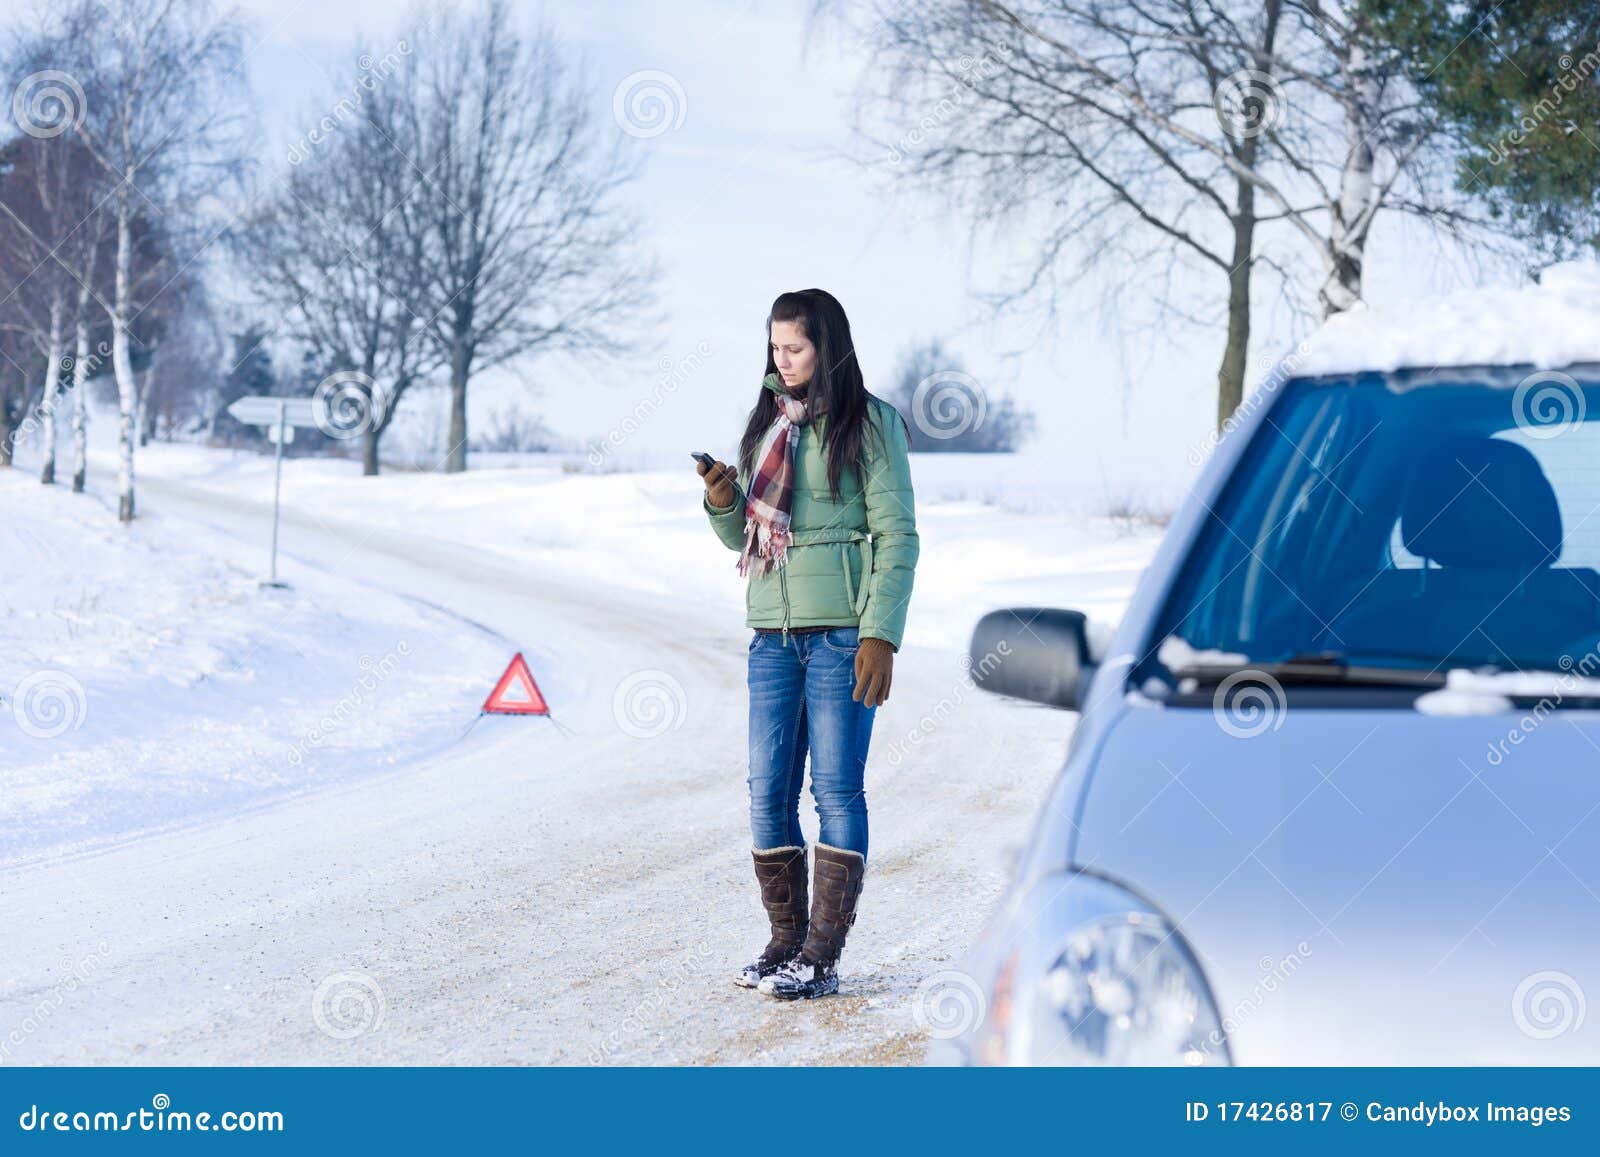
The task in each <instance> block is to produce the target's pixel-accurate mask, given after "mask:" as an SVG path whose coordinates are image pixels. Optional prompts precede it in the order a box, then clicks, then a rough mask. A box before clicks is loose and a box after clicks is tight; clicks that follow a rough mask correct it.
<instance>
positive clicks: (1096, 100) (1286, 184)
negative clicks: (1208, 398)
mask: <svg viewBox="0 0 1600 1157" xmlns="http://www.w3.org/2000/svg"><path fill="white" fill-rule="evenodd" d="M817 7H818V8H819V9H820V10H823V11H829V10H831V8H832V5H831V4H829V3H828V2H827V0H822V2H820V3H819V4H818V6H817ZM868 8H869V10H870V16H869V18H868V21H867V23H869V24H870V28H869V29H868V31H867V32H866V33H865V35H867V36H868V37H869V43H870V44H871V47H872V49H873V59H874V62H875V67H874V69H873V70H871V71H870V73H869V74H868V75H869V77H871V78H875V79H869V80H868V81H867V82H866V83H865V86H864V88H863V94H862V95H863V98H864V99H863V102H862V104H863V107H864V108H865V109H867V110H869V111H870V112H871V113H872V114H874V116H875V117H877V118H878V119H879V120H880V121H881V123H879V124H878V125H877V127H875V128H874V129H872V130H870V131H869V133H868V136H869V137H870V138H871V139H873V140H875V141H876V143H877V144H878V145H879V146H881V147H884V148H886V149H887V150H888V156H889V159H890V163H891V167H892V169H893V170H894V171H895V172H897V173H904V174H906V175H907V176H909V177H910V178H912V179H913V181H914V182H916V183H917V184H919V185H920V186H921V187H924V188H933V189H936V190H937V191H938V192H939V193H940V194H942V195H945V196H948V197H952V198H954V199H955V200H956V201H957V202H958V203H960V204H962V205H964V206H966V207H968V208H970V209H971V211H972V213H973V217H974V220H977V221H981V222H984V223H1000V224H1026V225H1028V226H1034V225H1037V226H1039V227H1040V228H1041V229H1042V231H1043V241H1042V243H1041V244H1040V245H1039V246H1038V248H1037V257H1036V260H1035V261H1034V262H1033V263H1032V266H1031V268H1030V269H1029V271H1028V272H1027V274H1026V275H1025V276H1024V277H1023V278H1022V280H1021V282H1020V284H1019V285H1018V286H1016V287H1014V288H1012V289H1011V290H1009V291H1008V292H1007V293H1006V294H1004V295H1003V300H1004V301H1005V302H1007V303H1011V304H1014V303H1018V302H1021V301H1025V300H1031V299H1034V298H1035V297H1037V296H1038V295H1040V294H1044V295H1045V296H1046V297H1047V298H1048V301H1049V303H1050V305H1051V308H1052V310H1053V308H1054V301H1055V295H1056V293H1057V291H1058V286H1060V285H1061V284H1064V283H1068V282H1070V281H1073V280H1076V278H1077V277H1078V276H1079V275H1081V274H1083V273H1086V272H1089V271H1091V270H1098V271H1107V272H1109V271H1111V270H1118V271H1121V272H1122V273H1123V274H1124V275H1125V276H1126V277H1128V278H1130V279H1131V280H1132V281H1133V284H1134V285H1136V286H1137V288H1138V290H1139V292H1141V293H1144V294H1147V295H1148V296H1149V297H1150V298H1152V299H1155V300H1157V301H1159V302H1160V303H1161V304H1162V305H1163V306H1166V307H1169V308H1173V309H1176V310H1178V311H1180V312H1181V311H1183V310H1184V309H1185V308H1187V306H1186V304H1185V298H1186V297H1187V296H1188V295H1187V294H1186V292H1185V290H1184V289H1183V286H1184V285H1185V284H1187V283H1193V282H1195V279H1194V277H1193V276H1192V275H1191V274H1190V273H1189V271H1201V272H1203V271H1207V270H1209V271H1212V272H1211V273H1210V274H1209V276H1212V277H1219V278H1221V279H1222V280H1223V282H1224V283H1225V285H1226V295H1225V297H1223V295H1220V294H1215V293H1206V292H1204V291H1202V292H1201V293H1200V295H1199V300H1200V302H1201V304H1202V307H1203V312H1204V313H1205V314H1206V315H1212V314H1213V309H1214V307H1212V308H1204V307H1205V306H1206V305H1207V304H1208V303H1214V302H1216V301H1217V300H1218V299H1219V298H1222V299H1223V300H1225V301H1226V308H1225V312H1224V316H1225V318H1226V333H1227V337H1226V340H1225V342H1224V347H1223V353H1222V359H1221V365H1220V367H1219V369H1218V374H1217V382H1218V406H1217V416H1218V422H1219V423H1221V422H1223V421H1225V420H1226V419H1227V418H1228V417H1229V416H1230V415H1231V414H1232V413H1233V411H1234V409H1235V408H1236V407H1237V406H1238V404H1239V401H1240V399H1241V397H1242V394H1243V387H1244V378H1245V372H1246V366H1247V360H1246V359H1247V355H1248V351H1249V339H1250V325H1251V310H1252V300H1251V295H1252V289H1253V281H1254V274H1255V272H1256V271H1257V268H1258V267H1260V266H1268V267H1271V268H1273V269H1275V270H1276V271H1277V272H1278V273H1279V274H1280V276H1281V278H1282V279H1283V284H1284V285H1285V286H1286V291H1287V292H1288V294H1289V295H1290V297H1291V300H1295V301H1298V300H1300V299H1301V297H1303V296H1310V293H1309V287H1310V286H1311V285H1315V286H1316V290H1315V298H1316V300H1317V301H1318V303H1319V304H1320V307H1321V311H1322V312H1323V314H1324V315H1327V314H1331V313H1334V312H1337V311H1339V310H1343V309H1347V308H1349V306H1350V305H1352V304H1353V303H1354V302H1355V301H1356V300H1357V299H1359V297H1360V293H1361V275H1362V268H1363V261H1364V257H1365V250H1366V245H1367V242H1368V239H1369V237H1370V234H1371V228H1372V223H1373V220H1374V218H1375V217H1376V215H1377V214H1378V212H1379V211H1380V210H1381V209H1383V208H1385V207H1390V206H1394V207H1399V208H1402V209H1407V210H1410V211H1414V212H1417V213H1419V214H1421V215H1423V216H1425V217H1426V218H1428V219H1429V220H1430V221H1432V222H1434V223H1436V224H1439V225H1441V226H1443V227H1445V228H1447V229H1458V228H1467V227H1470V226H1471V225H1472V224H1473V222H1472V221H1471V220H1470V219H1469V218H1468V216H1467V215H1466V214H1465V213H1464V212H1463V211H1462V210H1461V209H1460V208H1459V205H1460V199H1459V198H1456V197H1453V196H1452V195H1451V194H1450V193H1449V192H1448V188H1447V184H1448V183H1447V182H1445V181H1435V180H1434V179H1433V177H1434V174H1435V173H1436V172H1443V171H1444V167H1443V166H1441V165H1438V164H1437V159H1438V158H1437V157H1436V156H1434V155H1433V153H1432V152H1431V151H1430V149H1431V147H1432V146H1433V145H1434V144H1435V143H1436V142H1437V137H1436V135H1435V134H1434V133H1433V132H1432V130H1431V127H1430V126H1429V125H1428V124H1427V123H1426V121H1425V120H1424V119H1423V118H1422V117H1421V116H1419V114H1418V111H1417V109H1418V106H1417V104H1416V102H1415V99H1414V97H1413V95H1412V93H1411V92H1410V90H1409V88H1408V87H1407V85H1406V83H1405V82H1404V80H1403V78H1402V76H1401V73H1400V70H1399V68H1398V67H1397V65H1396V62H1395V61H1394V59H1393V57H1392V54H1386V53H1383V52H1381V51H1378V50H1376V46H1374V45H1372V44H1371V43H1370V41H1369V38H1368V37H1369V33H1368V30H1367V28H1366V27H1365V25H1364V23H1363V22H1362V20H1361V19H1360V18H1359V16H1357V15H1354V14H1352V12H1351V11H1350V9H1351V6H1350V5H1346V4H1340V3H1331V4H1325V3H1319V2H1317V0H1231V2H1229V0H1141V2H1137V3H1135V2H1129V0H1123V2H1113V0H1106V2H1095V0H1084V2H1077V0H1033V2H1027V0H1012V2H1001V0H933V2H931V3H927V4H918V5H909V6H900V5H895V4H893V3H892V0H884V2H883V3H881V4H873V5H870V6H868ZM852 11H854V10H852ZM884 63H886V64H887V65H888V67H887V68H882V67H878V66H879V65H881V64H884ZM901 110H909V111H910V112H911V113H912V114H914V115H916V116H917V118H918V119H917V120H916V121H915V122H914V123H913V124H912V126H911V127H910V128H904V127H903V126H904V122H903V121H902V120H900V119H899V117H900V116H901ZM897 128H899V129H900V131H899V132H898V133H897V132H896V129H897ZM1280 229H1284V230H1287V234H1288V236H1289V237H1290V238H1291V239H1292V240H1293V243H1292V244H1280V243H1278V242H1277V241H1276V237H1277V231H1279V230H1280ZM1264 230H1267V231H1270V233H1264V232H1263V231H1264ZM1307 257H1309V258H1310V261H1309V262H1307V261H1306V260H1305V259H1306V258H1307ZM1308 264H1309V266H1310V268H1311V270H1312V271H1311V272H1309V273H1307V272H1303V270H1304V269H1305V268H1306V266H1307V265H1308ZM1174 266H1175V267H1176V274H1175V270H1174ZM1117 280H1119V281H1120V280H1123V278H1122V277H1119V278H1117ZM1203 283H1204V279H1203V277H1202V279H1201V281H1200V282H1199V284H1203ZM1175 286H1177V288H1174V287H1175ZM1300 289H1304V290H1306V291H1307V292H1306V293H1304V294H1299V293H1298V290H1300Z"/></svg>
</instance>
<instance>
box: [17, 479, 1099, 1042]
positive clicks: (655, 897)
mask: <svg viewBox="0 0 1600 1157" xmlns="http://www.w3.org/2000/svg"><path fill="white" fill-rule="evenodd" d="M141 486H142V490H141V503H142V510H143V512H145V513H147V514H149V515H151V516H153V517H158V518H170V519H192V520H196V521H199V522H202V523H205V524H207V525H208V526H211V527H213V528H218V529H221V530H224V531H226V532H229V533H234V534H237V535H239V536H240V537H241V538H243V539H245V540H247V541H249V542H253V543H254V542H264V541H265V538H266V532H267V531H266V528H267V521H266V520H267V518H268V516H269V512H268V510H267V508H265V507H263V506H260V505H255V506H250V505H246V504H241V503H240V502H239V501H238V499H236V498H226V499H222V498H219V497H218V496H216V495H214V494H208V493H207V492H206V491H205V490H203V489H200V488H197V487H195V486H193V485H192V484H188V483H180V482H174V481H170V480H162V479H158V478H147V479H145V480H144V481H143V482H142V483H141ZM706 543H707V547H706V549H707V550H721V549H722V548H721V547H720V546H719V545H718V544H716V542H715V540H714V539H713V538H712V537H711V534H710V531H709V529H708V530H707V532H706ZM284 544H285V552H286V555H287V556H288V562H287V565H285V566H284V568H283V571H284V574H285V577H287V578H288V579H289V580H290V581H291V582H293V581H294V579H295V577H296V574H297V573H300V574H303V573H305V568H319V569H325V570H330V571H333V572H336V573H339V574H347V575H352V576H356V577H358V578H360V579H361V580H362V581H364V582H368V583H371V584H372V585H375V586H378V587H382V588H384V589H386V590H390V591H393V592H397V593H400V594H402V595H405V596H407V597H411V598H415V599H420V600H426V601H427V602H428V603H430V604H434V605H436V606H440V607H445V608H449V609H450V610H451V611H453V612H454V613H456V614H459V615H462V616H464V617H466V618H469V619H471V620H473V621H474V622H476V623H478V624H482V625H484V626H485V627H488V628H490V629H492V630H493V631H496V632H498V633H500V634H501V635H504V636H505V637H506V638H507V639H508V640H509V644H508V648H509V646H511V645H514V646H515V647H516V648H519V649H521V650H523V651H524V652H525V653H526V654H527V656H528V659H529V661H530V664H531V665H532V667H533V671H534V674H535V677H536V678H537V679H538V680H539V683H540V687H541V689H542V690H543V691H544V693H545V695H546V696H547V698H548V699H549V700H550V702H551V705H552V709H553V711H554V714H555V717H556V719H557V720H559V721H560V722H559V726H558V725H557V724H555V723H552V722H551V721H550V720H546V719H537V718H535V719H516V718H497V717H496V718H486V719H484V720H482V721H480V722H479V723H478V724H477V725H476V726H474V727H472V728H471V730H470V731H469V732H468V733H467V734H466V735H465V737H464V738H463V739H462V740H461V741H460V742H459V743H457V744H455V745H453V746H451V747H448V748H446V749H445V751H444V753H443V754H438V755H435V756H433V757H431V758H428V759H425V760H423V761H420V762H417V763H415V764H411V765H408V766H404V767H402V768H400V769H398V770H394V771H386V772H381V773H375V774H374V775H373V776H371V777H367V778H363V779H361V780H359V781H357V782H354V783H344V784H339V785H335V786H330V787H329V788H327V789H326V790H323V791H320V792H316V793H314V794H311V795H307V796H302V797H298V798H295V799H291V800H287V801H283V802H279V803H276V804H271V805H267V806H265V807H261V808H258V809H255V810H252V811H249V812H246V813H245V814H242V815H238V816H234V817H232V818H229V819H227V820H225V821H222V822H215V823H209V824H205V825H202V826H197V827H190V828H187V829H182V830H178V831H173V832H166V833H163V834H159V835H156V836H152V837H148V838H143V839H139V840H135V841H133V842H130V843H124V844H122V845H120V846H115V847H112V848H109V849H106V850H103V851H98V852H94V853H89V854H84V855H79V856H75V857H71V858H55V859H48V860H45V861H42V862H39V863H34V864H30V865H26V866H23V867H21V868H16V869H12V870H9V871H5V872H3V873H0V921H3V924H0V926H3V927H4V928H5V930H6V933H5V941H4V942H5V949H4V959H3V960H0V1025H3V1026H5V1027H6V1028H7V1030H8V1031H9V1032H10V1033H11V1036H10V1037H9V1038H8V1039H7V1040H5V1041H0V1063H13V1064H53V1063H83V1064H105V1063H111V1064H117V1063H145V1064H212V1063H244V1064H260V1063H272V1064H329V1063H333V1064H415V1063H445V1064H504V1063H567V1064H600V1063H624V1064H638V1063H748V1062H753V1063H815V1062H823V1063H907V1062H915V1061H917V1060H919V1059H920V1057H921V1054H922V1047H923V1041H924V1040H925V1032H924V1030H923V1029H922V1028H920V1027H919V1025H918V1022H917V1018H916V1016H915V1013H914V1010H915V1006H916V1004H917V991H918V986H919V984H921V983H922V982H923V981H924V980H925V979H928V978H933V979H932V980H931V981H930V983H932V984H934V985H935V986H938V985H940V984H942V983H944V982H943V981H941V980H940V979H939V977H938V974H939V973H940V972H941V971H942V970H945V969H948V968H950V967H952V966H953V963H954V961H955V959H956V957H957V956H958V955H959V953H960V952H961V950H962V949H963V948H964V947H965V946H966V944H967V942H968V941H969V940H970V939H971V938H972V936H973V935H974V934H975V933H976V931H977V929H978V927H979V925H980V924H981V922H982V920H983V918H984V917H985V916H986V915H987V913H988V911H989V908H990V906H991V905H992V903H993V901H994V899H995V897H996V896H997V895H998V893H999V890H1000V888H1001V887H1002V885H1003V883H1004V878H1005V873H1006V869H1007V864H1008V852H1009V851H1010V850H1011V849H1012V848H1013V847H1014V846H1015V845H1017V844H1018V843H1020V842H1021V841H1022V840H1023V839H1024V838H1025V836H1026V834H1027V831H1028V829H1029V826H1030V824H1031V821H1032V816H1033V813H1034V811H1035V809H1036V807H1037V806H1038V804H1039V802H1040V801H1041V799H1042V798H1043V796H1044V793H1045V791H1046V789H1047V788H1048V786H1049V782H1050V780H1051V778H1052V776H1053V773H1054V770H1055V768H1056V767H1057V766H1058V765H1059V762H1060V760H1061V757H1062V754H1063V751H1064V745H1065V742H1066V740H1067V738H1068V736H1069V734H1070V731H1071V727H1072V723H1073V717H1072V716H1068V715H1065V714H1062V713H1059V712H1052V711H1048V710H1044V709H1037V708H1031V707H1027V706H1023V705H1018V704H1012V703H1008V702H1004V701H1001V700H998V699H995V698H994V697H992V696H987V695H983V694H981V693H978V692H975V691H974V690H973V688H972V687H971V685H970V683H969V682H968V680H967V679H966V678H965V676H964V674H963V670H962V668H961V666H960V664H959V656H958V655H957V654H956V653H953V652H950V651H942V650H933V649H927V648H918V647H915V646H908V647H907V648H906V649H905V650H904V651H903V652H902V653H901V656H900V659H899V662H898V663H897V665H896V673H895V687H894V693H893V698H892V699H891V700H890V702H889V703H888V704H886V705H885V706H884V707H882V708H880V710H879V712H878V718H877V724H876V729H875V732H874V738H873V751H872V757H871V761H870V763H869V767H868V776H867V792H868V799H869V802H870V804H871V816H872V825H873V835H872V839H873V857H872V862H871V866H870V868H869V871H868V876H867V885H866V889H865V891H864V893H863V896H862V902H861V912H860V919H859V922H858V924H857V926H856V930H855V933H854V934H853V936H852V939H851V942H850V945H849V947H848V949H847V950H846V954H845V957H844V961H843V967H842V977H843V985H844V994H843V995H841V996H840V997H838V998H834V999H829V1000H823V1001H817V1002H814V1003H811V1004H806V1005H799V1006H796V1005H787V1004H780V1003H778V1002H776V1001H771V1000H769V999H767V998H764V997H762V996H760V995H759V994H757V993H754V992H751V991H748V990H744V989H739V988H736V987H735V986H734V985H733V984H732V983H731V981H730V979H729V976H730V973H731V971H732V969H733V968H734V967H735V966H736V965H738V964H740V963H742V962H743V961H744V960H745V959H746V958H747V957H748V956H750V955H751V954H753V953H754V952H755V951H758V950H759V948H760V947H761V945H762V944H763V943H764V940H765V929H764V922H763V917H762V913H761V908H760V904H759V900H758V896H757V893H756V889H755V884H754V880H753V877H752V872H751V868H750V861H749V851H748V848H749V837H748V828H747V826H746V811H745V770H746V760H745V751H746V708H747V701H746V696H745V686H744V674H745V670H744V668H745V658H744V652H745V643H746V642H747V640H748V637H749V636H748V631H747V629H746V628H744V627H743V625H742V623H741V622H740V621H738V620H729V619H727V618H726V616H721V615H720V612H719V614H718V617H716V618H712V617H710V615H709V613H708V612H704V611H700V610H698V607H699V606H700V605H703V604H702V603H701V602H700V601H699V600H697V599H696V598H695V596H694V592H693V591H692V590H690V591H686V592H683V597H682V598H681V599H679V600H676V601H671V602H668V601H663V600H656V599H653V598H652V597H651V596H649V595H647V594H642V593H619V592H616V591H611V590H607V591H605V592H603V593H602V592H600V591H598V590H597V589H596V588H595V586H594V585H593V584H592V583H581V582H578V581H575V580H573V579H570V578H565V579H561V578H550V577H545V576H541V575H538V574H529V573H526V572H525V570H524V569H523V568H521V567H519V566H517V565H515V564H514V563H513V562H512V561H511V560H509V559H507V558H504V557H502V556H499V555H496V554H493V553H490V552H487V551H484V550H479V549H472V548H469V547H463V546H461V545H459V544H454V543H449V544H447V543H444V542H441V541H440V540H438V539H436V538H428V537H424V536H421V535H415V534H409V533H406V532H403V531H398V530H395V529H391V528H381V529H374V528H371V527H367V526H363V525H360V524H357V523H355V522H346V521H340V520H338V519H337V518H332V519H322V518H318V517H315V516H312V515H307V514H304V513H300V514H296V513H294V512H292V511H286V521H285V531H284ZM912 613H913V615H915V613H916V611H915V607H913V611H912ZM464 629H465V628H464ZM496 674H497V672H495V671H485V672H483V679H484V685H485V689H487V687H488V686H489V685H490V684H491V683H492V680H493V678H494V676H495V675H496ZM470 722H471V720H470V719H463V720H462V721H461V724H462V727H463V728H465V727H466V726H467V724H469V723H470ZM802 818H803V822H804V825H805V828H806V831H807V835H808V838H814V836H815V831H816V823H815V815H814V813H813V812H812V811H811V807H810V799H809V795H807V796H806V797H804V798H803V800H802ZM662 978H665V979H662Z"/></svg>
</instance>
